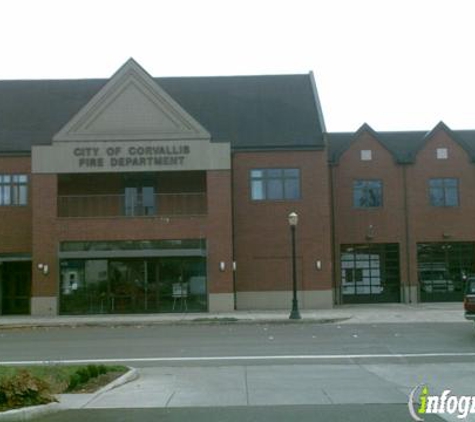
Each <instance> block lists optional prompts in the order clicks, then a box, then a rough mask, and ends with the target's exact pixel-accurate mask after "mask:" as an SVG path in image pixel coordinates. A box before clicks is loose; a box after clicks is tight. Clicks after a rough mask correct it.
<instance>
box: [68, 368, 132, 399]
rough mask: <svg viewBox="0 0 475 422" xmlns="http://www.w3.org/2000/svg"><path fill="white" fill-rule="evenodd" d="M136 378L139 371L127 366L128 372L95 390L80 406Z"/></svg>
mask: <svg viewBox="0 0 475 422" xmlns="http://www.w3.org/2000/svg"><path fill="white" fill-rule="evenodd" d="M138 378H139V371H138V370H137V369H136V368H132V367H130V366H129V371H128V372H126V373H125V374H124V375H122V376H120V377H119V378H117V379H115V380H114V381H112V382H110V383H109V384H107V385H105V386H104V387H102V388H100V389H99V390H97V391H96V392H95V393H94V394H93V396H92V397H91V398H90V399H89V400H88V401H87V402H85V403H84V404H83V405H82V406H81V407H86V406H87V405H88V404H89V403H91V402H93V401H94V400H95V399H96V398H97V397H99V396H100V395H102V394H104V393H107V392H108V391H110V390H113V389H114V388H117V387H120V386H121V385H124V384H127V383H128V382H131V381H135V380H136V379H138ZM60 402H61V400H60Z"/></svg>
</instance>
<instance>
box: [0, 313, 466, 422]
mask: <svg viewBox="0 0 475 422" xmlns="http://www.w3.org/2000/svg"><path fill="white" fill-rule="evenodd" d="M414 356H416V357H414ZM65 360H70V361H86V360H105V361H108V360H113V361H116V362H121V361H122V362H126V363H128V364H129V365H131V366H134V367H138V368H140V371H141V377H140V378H139V380H137V381H136V382H132V383H129V384H126V385H125V386H123V387H121V388H119V389H116V390H112V391H111V392H109V393H106V394H103V395H101V396H100V397H99V398H97V399H95V400H94V401H92V402H91V403H90V404H88V405H87V406H86V408H84V409H80V410H69V411H66V412H62V413H58V414H56V415H49V416H48V417H47V418H43V419H42V420H38V422H40V421H41V422H45V421H51V422H60V421H68V422H75V421H81V422H82V421H85V420H94V421H95V420H97V421H99V422H108V421H118V422H121V421H123V422H128V421H144V422H147V421H156V420H160V421H171V422H172V421H184V420H189V419H191V420H194V421H197V422H200V421H220V422H227V421H229V422H231V421H239V422H247V421H276V422H279V421H284V420H285V421H288V420H295V421H304V422H305V421H316V422H318V421H327V420H332V421H336V422H338V421H348V422H351V421H358V422H359V421H368V422H371V421H380V420H384V421H386V422H391V421H398V422H400V421H406V420H407V421H410V420H411V419H410V416H409V413H408V408H407V397H408V392H409V391H410V390H411V389H412V388H414V387H415V386H417V385H418V384H419V383H420V382H426V383H427V384H428V385H429V386H430V387H431V389H432V390H431V391H434V392H440V391H442V390H443V389H445V388H451V389H452V391H453V392H454V394H470V395H475V390H474V388H475V387H474V385H473V379H474V378H473V376H474V375H475V368H474V365H473V363H474V362H475V330H474V329H473V324H471V323H465V322H461V323H417V324H408V323H404V324H377V323H375V324H372V325H371V324H354V325H351V324H338V323H329V324H313V323H302V324H300V323H292V324H289V323H287V324H234V323H229V324H197V323H196V324H186V325H157V326H136V327H130V326H127V327H112V326H110V327H81V328H72V327H70V328H38V329H4V330H0V363H7V362H15V363H18V364H20V363H21V362H26V361H28V362H33V361H34V362H39V361H65ZM187 366H190V367H187ZM236 403H237V405H236ZM122 407H124V408H122ZM425 420H426V421H440V420H445V419H441V418H440V417H439V416H435V415H426V416H425Z"/></svg>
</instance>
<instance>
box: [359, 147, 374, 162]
mask: <svg viewBox="0 0 475 422" xmlns="http://www.w3.org/2000/svg"><path fill="white" fill-rule="evenodd" d="M360 159H361V161H371V160H372V159H373V151H371V150H370V149H362V150H361V151H360Z"/></svg>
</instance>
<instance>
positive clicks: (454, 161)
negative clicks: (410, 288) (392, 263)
mask: <svg viewBox="0 0 475 422" xmlns="http://www.w3.org/2000/svg"><path fill="white" fill-rule="evenodd" d="M437 148H447V149H448V159H447V160H438V159H437V158H436V150H437ZM443 177H454V178H458V179H459V206H458V207H433V206H431V205H430V202H429V188H428V186H429V185H428V183H429V179H430V178H443ZM407 179H408V187H409V189H408V196H409V232H410V241H411V280H413V281H412V283H413V284H415V283H416V282H417V260H416V259H417V249H416V245H417V243H419V242H443V241H447V242H456V241H471V242H473V241H475V224H474V223H473V216H474V215H475V196H474V194H473V192H474V191H475V166H474V164H473V163H472V162H471V160H470V157H469V156H468V154H467V152H466V151H465V150H464V149H463V148H462V147H461V146H460V145H459V144H458V143H457V142H455V141H454V140H452V139H451V138H450V137H449V135H448V134H447V133H446V132H445V131H444V130H437V131H436V132H435V133H434V134H433V136H432V137H431V138H429V139H428V141H427V142H426V144H425V145H424V147H423V148H422V149H421V150H420V151H419V153H418V155H417V157H416V162H415V164H414V165H411V166H408V169H407ZM444 234H445V235H446V237H444Z"/></svg>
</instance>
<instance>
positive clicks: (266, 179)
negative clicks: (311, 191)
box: [249, 167, 302, 202]
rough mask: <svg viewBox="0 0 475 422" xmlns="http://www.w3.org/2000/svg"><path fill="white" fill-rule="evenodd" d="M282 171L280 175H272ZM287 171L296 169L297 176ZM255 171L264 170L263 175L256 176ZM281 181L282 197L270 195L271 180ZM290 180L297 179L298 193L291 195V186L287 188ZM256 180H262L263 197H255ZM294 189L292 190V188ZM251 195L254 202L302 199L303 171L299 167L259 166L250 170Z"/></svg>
mask: <svg viewBox="0 0 475 422" xmlns="http://www.w3.org/2000/svg"><path fill="white" fill-rule="evenodd" d="M276 171H280V172H281V174H280V176H272V175H270V173H271V172H276ZM286 171H296V172H297V173H298V174H297V175H296V176H289V175H286V174H285V172H286ZM253 172H262V173H261V176H254V175H253ZM272 181H273V182H275V181H278V182H279V186H278V187H279V188H280V190H281V192H282V195H281V196H280V197H270V196H272V195H269V189H270V188H269V184H270V182H272ZM288 181H297V188H298V192H297V193H298V195H297V196H296V197H289V196H288V192H289V188H287V189H286V185H287V183H286V182H288ZM254 182H261V184H262V185H261V188H260V189H261V190H262V192H261V193H262V198H257V197H254ZM290 191H292V190H290ZM249 197H250V200H251V201H252V202H281V201H300V200H301V199H302V171H301V169H300V168H299V167H259V168H252V169H250V170H249Z"/></svg>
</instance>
